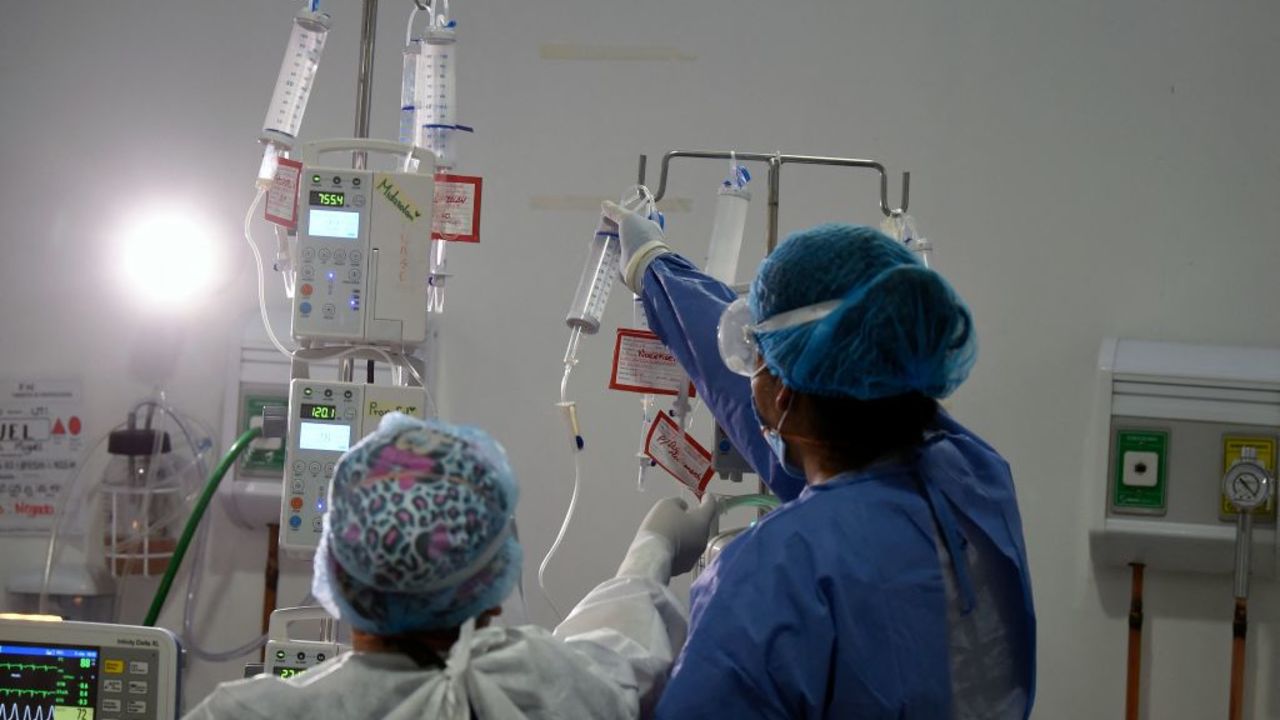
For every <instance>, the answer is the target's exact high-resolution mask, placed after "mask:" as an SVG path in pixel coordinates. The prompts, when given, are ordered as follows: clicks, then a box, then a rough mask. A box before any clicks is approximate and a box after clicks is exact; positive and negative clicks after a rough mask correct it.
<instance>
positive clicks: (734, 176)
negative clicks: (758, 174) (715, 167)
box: [721, 165, 751, 190]
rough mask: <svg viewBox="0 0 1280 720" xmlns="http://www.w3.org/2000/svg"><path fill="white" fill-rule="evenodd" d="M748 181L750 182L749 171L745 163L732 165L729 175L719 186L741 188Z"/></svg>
mask: <svg viewBox="0 0 1280 720" xmlns="http://www.w3.org/2000/svg"><path fill="white" fill-rule="evenodd" d="M749 182H751V173H750V172H748V171H747V167H746V166H745V165H734V166H733V170H732V171H731V172H730V174H729V177H727V178H725V179H724V182H723V183H721V186H722V187H727V188H735V189H737V190H741V189H742V188H744V187H746V186H747V183H749Z"/></svg>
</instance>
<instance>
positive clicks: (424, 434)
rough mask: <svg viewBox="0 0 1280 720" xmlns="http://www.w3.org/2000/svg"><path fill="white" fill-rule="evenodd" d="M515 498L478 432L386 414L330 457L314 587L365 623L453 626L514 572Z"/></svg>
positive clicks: (387, 629)
mask: <svg viewBox="0 0 1280 720" xmlns="http://www.w3.org/2000/svg"><path fill="white" fill-rule="evenodd" d="M518 496H519V492H518V490H517V488H516V480H515V476H514V475H513V474H512V472H511V467H510V465H509V464H508V462H507V457H506V453H505V452H504V451H503V450H502V447H501V446H499V445H498V443H497V442H495V441H494V440H493V438H491V437H490V436H489V435H488V434H486V433H485V432H484V431H482V430H479V429H477V428H470V427H463V426H458V425H451V424H449V423H445V422H441V421H438V420H425V421H424V420H418V419H416V418H411V417H409V416H407V415H402V414H400V413H391V414H389V415H387V416H386V417H384V418H383V419H382V422H381V423H379V425H378V429H377V430H376V431H375V432H374V433H373V434H372V435H370V436H368V437H366V438H365V439H363V440H361V441H360V442H359V443H358V444H356V445H355V446H354V447H352V448H351V450H349V451H348V452H347V453H346V454H345V455H343V456H342V459H341V461H339V463H338V467H337V470H336V471H335V473H334V477H333V485H332V488H331V490H330V494H329V512H328V513H327V514H326V515H325V518H324V531H323V534H322V535H321V540H320V547H319V548H318V550H317V552H316V558H315V571H316V572H315V576H314V579H313V581H312V590H313V592H314V594H315V595H316V598H317V599H319V600H320V601H321V604H323V605H324V606H325V607H326V608H327V609H328V610H329V611H330V612H331V613H333V614H334V615H335V616H337V617H339V618H340V619H342V620H344V621H346V622H349V623H351V625H352V626H353V627H355V628H357V629H359V630H363V631H364V632H368V633H373V634H377V635H396V634H400V633H405V632H413V631H417V630H433V629H442V628H451V627H456V626H458V625H461V624H462V623H463V622H464V621H466V620H467V619H468V618H472V617H475V616H477V615H479V614H480V613H482V612H483V611H485V610H487V609H489V608H492V607H496V606H498V605H501V604H502V601H503V599H504V598H506V596H507V594H508V593H510V592H511V590H512V588H513V587H514V586H515V583H516V582H517V579H518V577H519V573H520V564H521V560H522V557H521V551H520V544H519V542H517V540H516V538H515V536H514V533H513V532H512V527H511V522H512V519H513V518H514V515H515V510H516V500H517V498H518Z"/></svg>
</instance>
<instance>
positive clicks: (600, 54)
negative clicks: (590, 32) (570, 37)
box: [538, 43, 697, 62]
mask: <svg viewBox="0 0 1280 720" xmlns="http://www.w3.org/2000/svg"><path fill="white" fill-rule="evenodd" d="M538 57H540V58H542V59H543V60H626V61H631V62H636V61H639V62H671V61H678V62H692V61H694V60H696V59H697V56H695V55H690V54H689V53H686V52H682V51H681V50H680V48H677V47H672V46H669V45H583V44H580V43H543V44H542V45H539V46H538Z"/></svg>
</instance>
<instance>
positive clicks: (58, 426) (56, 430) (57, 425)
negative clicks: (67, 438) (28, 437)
mask: <svg viewBox="0 0 1280 720" xmlns="http://www.w3.org/2000/svg"><path fill="white" fill-rule="evenodd" d="M53 434H54V435H66V434H67V429H66V428H64V427H62V418H58V419H57V420H55V421H54V423H53Z"/></svg>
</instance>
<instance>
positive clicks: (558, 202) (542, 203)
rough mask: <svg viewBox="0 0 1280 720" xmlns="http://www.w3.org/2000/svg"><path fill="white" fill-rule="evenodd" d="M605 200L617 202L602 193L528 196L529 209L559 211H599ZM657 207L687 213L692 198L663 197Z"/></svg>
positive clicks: (690, 208)
mask: <svg viewBox="0 0 1280 720" xmlns="http://www.w3.org/2000/svg"><path fill="white" fill-rule="evenodd" d="M605 200H613V201H614V202H617V198H616V197H605V196H603V195H533V196H531V197H530V198H529V208H530V209H531V210H555V211H560V212H589V213H596V214H598V213H599V212H600V203H602V202H604V201H605ZM658 209H659V210H661V211H662V212H664V213H689V212H693V200H692V199H691V198H681V197H673V198H663V199H662V202H660V203H658Z"/></svg>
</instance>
